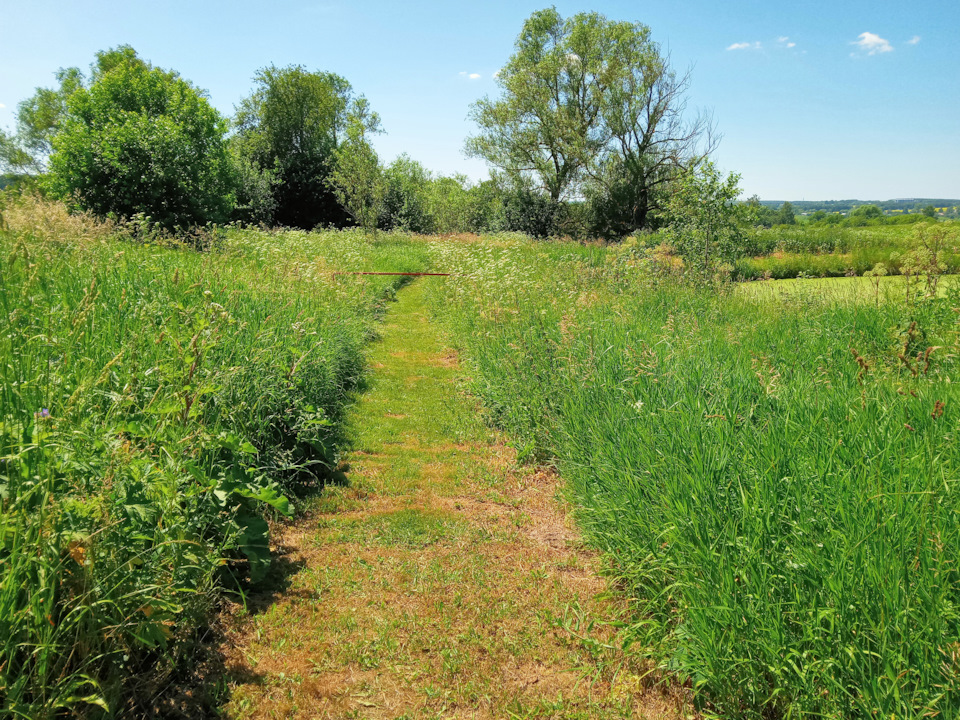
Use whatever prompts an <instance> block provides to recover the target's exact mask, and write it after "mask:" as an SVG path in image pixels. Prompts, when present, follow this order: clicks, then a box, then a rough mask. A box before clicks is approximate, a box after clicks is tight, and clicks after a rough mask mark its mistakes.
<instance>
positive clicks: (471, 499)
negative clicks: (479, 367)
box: [224, 280, 682, 719]
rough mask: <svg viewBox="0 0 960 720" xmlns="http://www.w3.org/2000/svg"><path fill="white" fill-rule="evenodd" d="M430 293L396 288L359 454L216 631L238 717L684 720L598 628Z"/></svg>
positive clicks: (592, 578)
mask: <svg viewBox="0 0 960 720" xmlns="http://www.w3.org/2000/svg"><path fill="white" fill-rule="evenodd" d="M425 282H428V281H422V280H421V281H418V282H416V283H414V284H413V285H412V286H409V287H407V288H406V289H404V290H403V291H401V292H400V294H399V298H398V302H397V303H396V304H395V306H393V307H392V308H391V310H390V312H389V313H388V315H387V318H386V322H385V324H384V326H383V338H382V341H380V342H377V343H375V344H374V345H373V346H372V347H371V353H370V363H371V365H372V368H373V373H372V375H373V379H372V381H371V383H370V387H369V388H368V389H367V391H366V392H365V393H364V394H362V395H361V396H360V397H359V398H358V402H357V405H356V406H355V408H354V410H353V416H352V429H351V435H352V443H353V448H354V450H353V451H352V453H351V454H350V457H349V458H348V463H349V465H348V466H347V467H345V468H344V469H345V471H346V478H345V482H344V484H343V485H341V486H335V487H328V488H327V489H326V490H325V491H324V493H323V494H322V495H321V496H320V497H319V498H317V499H316V500H315V501H314V502H313V503H312V504H311V507H310V509H309V510H308V511H307V512H306V513H305V514H304V515H303V516H302V517H301V518H300V519H298V520H297V521H296V522H294V523H291V524H290V525H288V526H285V527H284V528H281V529H280V532H279V534H278V538H279V540H278V547H277V548H276V549H275V550H276V553H277V555H278V556H279V557H278V561H277V563H275V565H276V567H275V572H276V573H277V587H276V588H275V589H274V590H273V591H272V592H268V593H264V594H262V595H260V596H258V597H253V598H251V599H250V604H249V606H248V610H247V611H246V612H244V613H238V614H237V616H236V617H235V618H234V622H232V623H231V628H230V629H229V630H228V632H227V637H226V642H225V647H224V652H225V654H226V655H227V659H228V667H229V668H230V677H231V685H230V688H231V697H230V701H229V704H228V706H227V708H226V715H227V716H228V717H235V718H441V717H443V718H448V717H462V718H496V719H500V718H548V717H549V718H620V717H680V716H681V715H682V707H681V704H680V703H679V701H678V700H677V699H676V698H675V697H670V696H667V695H665V694H663V693H662V692H660V691H658V690H654V689H650V688H648V687H646V685H645V684H644V681H643V680H642V679H641V675H642V673H641V671H640V669H639V668H637V667H633V666H632V665H631V664H630V663H628V662H626V661H624V659H623V658H622V657H621V656H620V654H619V653H618V651H616V650H614V649H612V648H611V647H609V646H608V645H609V644H608V642H607V641H608V640H610V637H609V636H610V632H609V631H608V630H606V629H605V628H604V627H603V626H601V625H593V623H592V619H593V618H595V617H610V616H611V615H612V614H614V613H615V612H616V607H614V606H613V605H612V604H611V601H610V600H602V599H598V596H600V595H601V594H602V592H603V590H604V587H605V586H604V582H603V581H602V580H601V579H599V578H598V575H597V572H596V571H597V567H596V565H597V560H596V558H595V557H593V556H592V555H591V554H590V553H589V552H588V551H586V550H585V549H584V548H583V547H582V545H581V544H580V542H579V539H578V536H577V535H576V533H575V532H574V530H573V529H572V528H573V526H572V524H571V522H570V519H569V518H568V517H567V515H566V511H565V509H564V507H563V505H562V504H560V503H558V501H557V500H556V499H555V497H556V495H557V479H556V478H555V477H554V476H553V475H552V474H550V473H548V472H544V471H536V470H533V469H529V468H519V467H518V466H517V464H516V462H515V459H514V456H513V455H512V453H511V452H510V451H509V449H508V448H507V447H506V446H505V445H503V444H502V442H501V441H500V439H499V438H498V437H496V436H495V435H493V434H492V433H491V432H490V430H489V429H487V428H486V427H484V425H483V423H482V422H481V420H480V419H479V417H478V413H477V408H476V407H475V405H474V404H473V403H472V401H471V400H470V399H469V398H468V397H467V396H466V395H465V394H464V393H463V392H462V391H461V390H460V389H459V379H458V378H459V373H460V369H459V366H458V363H457V358H456V356H455V355H454V354H452V353H451V352H450V351H448V350H447V349H446V348H445V346H444V344H443V341H442V337H441V334H440V332H439V330H438V328H437V327H436V326H434V325H433V324H431V323H430V321H429V317H428V311H427V309H426V301H425V287H426V285H425Z"/></svg>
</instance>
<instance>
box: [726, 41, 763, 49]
mask: <svg viewBox="0 0 960 720" xmlns="http://www.w3.org/2000/svg"><path fill="white" fill-rule="evenodd" d="M761 47H763V46H762V45H761V44H760V43H759V42H754V43H748V42H741V43H734V44H733V45H728V46H727V50H759V49H760V48H761Z"/></svg>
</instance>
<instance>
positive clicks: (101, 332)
mask: <svg viewBox="0 0 960 720" xmlns="http://www.w3.org/2000/svg"><path fill="white" fill-rule="evenodd" d="M5 219H6V222H7V223H8V225H9V227H8V229H7V230H5V231H3V232H2V233H0V245H2V249H3V257H4V258H5V262H4V264H3V267H2V285H0V302H2V316H0V322H2V324H3V328H2V329H3V332H2V333H0V357H2V358H3V363H2V364H0V368H2V370H0V372H2V373H3V383H2V388H3V390H2V394H0V417H2V425H0V443H2V447H0V458H2V460H0V498H2V505H0V509H2V513H0V541H2V544H0V558H2V560H3V563H2V565H0V639H2V644H0V693H2V694H3V697H4V702H5V703H6V706H7V707H8V708H9V709H10V711H11V714H12V715H13V716H21V717H58V716H60V715H62V714H64V713H72V714H80V715H89V716H96V715H97V714H98V713H100V712H101V711H102V712H103V713H104V714H106V715H109V716H118V715H123V714H124V713H134V714H135V713H140V714H147V715H149V714H150V712H151V707H152V706H151V705H150V703H152V702H154V701H155V698H156V697H158V693H160V692H161V689H162V688H164V687H167V686H168V685H170V684H171V683H173V682H174V680H175V679H176V676H177V673H178V672H179V671H180V669H181V668H182V667H183V666H184V665H185V664H187V665H188V664H189V662H190V658H191V657H192V656H193V653H194V652H195V649H194V647H195V644H196V642H197V638H198V637H199V635H198V633H202V631H203V628H205V627H206V626H207V625H208V624H209V622H210V619H211V617H212V614H213V613H214V612H215V609H216V607H217V603H218V598H220V597H222V596H223V594H224V593H229V594H232V595H234V596H235V597H242V594H238V593H243V592H246V591H249V590H250V589H251V588H256V587H257V586H258V583H259V582H260V581H261V579H262V577H263V576H264V575H265V574H267V570H268V569H269V568H270V567H271V562H272V553H271V551H270V521H273V520H278V519H280V518H282V517H283V516H284V515H289V514H292V513H293V510H294V506H295V505H297V504H298V503H299V502H300V498H304V497H308V496H310V495H312V494H313V493H315V491H316V490H317V489H319V488H321V487H323V485H324V483H325V481H326V479H327V478H329V477H330V474H331V473H332V472H333V471H335V470H336V468H337V464H338V462H339V459H340V453H341V451H342V450H343V449H344V447H345V445H344V442H345V441H344V437H345V436H344V432H343V428H344V418H345V410H346V408H347V406H348V405H349V403H351V402H352V401H351V397H352V395H351V393H354V392H355V391H356V390H357V389H358V387H360V381H361V380H362V378H363V377H364V376H365V373H366V372H368V371H367V369H366V368H365V361H364V352H363V346H364V344H365V343H366V342H368V341H369V340H370V339H371V338H373V337H375V336H376V333H377V330H376V324H377V321H378V318H379V317H380V315H381V313H382V312H383V309H384V307H385V303H386V302H387V301H389V299H390V298H391V297H392V296H393V295H394V294H395V293H396V292H397V291H398V289H400V288H402V286H403V279H402V278H396V277H392V276H386V277H384V276H358V275H350V274H343V273H346V272H351V271H381V272H382V271H392V272H398V271H410V272H413V271H424V270H433V271H441V272H450V273H453V276H452V277H450V278H447V279H442V278H434V279H432V280H431V281H430V284H429V285H428V286H427V287H426V288H421V289H419V290H418V297H419V294H423V293H425V294H426V296H427V299H428V301H429V305H430V307H432V312H433V321H434V322H436V323H438V324H439V325H440V327H441V328H442V329H443V331H444V332H445V333H446V334H447V338H448V342H449V343H450V344H451V345H452V346H453V347H454V348H456V349H457V350H458V351H459V353H460V356H461V359H462V361H463V363H464V372H465V373H466V374H467V375H468V376H469V383H470V387H471V390H472V392H473V393H474V394H475V395H476V397H477V398H478V399H479V400H480V401H481V402H482V406H483V409H484V414H485V417H486V418H487V420H488V421H489V422H490V423H492V424H493V425H495V426H497V427H499V428H501V429H503V430H504V431H505V432H506V434H507V436H508V437H509V438H510V440H511V442H512V443H513V445H514V447H515V448H516V450H517V455H518V457H519V458H520V460H521V461H522V462H526V463H533V464H537V463H542V464H548V465H552V466H554V467H556V468H557V469H558V470H559V472H560V474H561V476H562V478H563V482H564V485H565V487H566V493H567V498H568V500H569V502H570V503H571V504H572V506H573V507H574V508H575V513H576V517H577V520H578V523H579V525H580V527H581V528H582V530H583V531H584V533H585V534H586V536H587V538H588V539H589V541H590V543H591V544H592V545H593V546H595V547H596V548H598V549H599V550H600V551H602V553H603V554H604V556H605V557H606V558H607V566H608V568H609V572H610V580H611V583H612V587H614V588H615V589H616V593H617V595H618V596H619V597H622V598H625V600H626V601H627V602H628V603H629V608H630V610H629V613H628V615H627V617H626V619H625V620H623V621H622V626H620V627H619V630H618V639H617V643H619V644H621V645H623V646H624V647H626V648H628V650H629V653H630V654H631V657H632V658H633V659H634V660H640V659H645V660H647V661H649V662H650V663H652V667H653V668H655V671H656V673H657V676H658V677H661V678H664V679H668V680H670V679H672V680H673V681H675V682H677V681H678V682H680V683H687V684H689V686H690V688H691V689H692V692H693V696H694V699H695V701H696V702H697V704H698V705H699V707H700V709H701V710H703V711H704V712H706V713H707V714H716V715H718V716H722V717H743V718H767V717H811V716H819V717H833V718H841V717H873V716H874V715H876V716H882V717H920V716H930V717H933V716H943V717H949V716H950V715H951V713H952V712H953V710H954V709H955V708H956V707H957V705H958V703H960V665H958V660H957V657H958V652H960V651H958V648H960V612H958V607H960V569H958V565H957V557H958V555H957V550H958V549H960V494H958V489H957V487H956V482H955V478H956V476H957V473H958V470H960V453H958V450H957V448H958V445H957V443H956V432H957V427H958V421H960V415H958V413H960V397H958V391H957V390H956V388H957V387H958V384H957V382H958V380H960V376H958V370H960V362H958V357H960V333H958V322H957V309H956V308H957V307H958V306H960V298H958V294H957V285H956V283H954V282H951V281H950V279H949V278H948V279H944V280H943V282H941V284H940V286H939V288H938V295H937V296H936V297H927V296H926V295H925V294H924V292H923V291H924V289H925V288H926V284H925V281H923V279H922V278H914V279H913V280H912V288H913V290H912V292H910V293H908V292H907V283H906V279H905V278H902V277H893V278H881V279H879V281H878V282H877V284H874V281H873V280H872V279H871V278H851V279H826V280H800V281H782V282H777V281H770V282H756V283H745V284H741V285H733V284H730V283H703V282H690V281H689V279H685V278H683V277H676V276H671V275H661V274H656V273H651V272H647V271H645V270H642V269H639V268H637V267H634V266H632V265H629V264H627V265H625V264H623V263H621V262H619V260H620V259H621V254H620V252H619V251H618V250H617V249H616V248H613V247H605V246H601V245H581V244H576V243H571V242H560V241H556V242H550V243H538V242H534V241H531V240H529V239H527V238H525V237H524V236H522V235H518V234H500V235H490V236H482V237H478V236H464V237H461V238H422V237H414V236H409V235H405V234H393V233H391V234H380V235H378V236H376V237H367V236H364V235H363V234H361V233H359V232H355V231H325V232H312V233H310V232H303V231H282V232H280V231H278V232H274V231H266V230H254V229H249V230H239V229H236V228H233V229H228V230H226V231H219V233H218V234H215V235H211V236H209V237H208V238H206V240H205V241H204V242H205V245H206V247H207V250H206V251H203V252H198V251H196V250H194V249H191V248H187V247H184V246H180V245H177V244H175V243H172V242H170V241H166V240H163V239H162V238H160V237H157V236H154V235H150V236H147V237H138V236H136V235H133V236H131V235H130V234H129V232H127V231H124V232H120V230H118V229H117V228H114V227H113V226H110V225H105V224H102V223H98V222H95V221H93V220H90V219H89V218H86V217H85V216H77V215H74V216H69V215H67V214H66V213H65V212H64V211H63V209H62V207H61V206H58V205H55V204H50V203H43V202H39V201H34V200H24V201H22V202H21V203H20V204H19V205H16V206H14V207H12V208H8V211H7V212H6V216H5ZM124 233H126V234H124ZM338 273H339V274H338ZM400 292H404V291H403V290H402V289H400ZM397 341H398V339H396V338H395V339H394V342H397ZM395 352H402V351H395ZM410 372H412V373H415V372H416V370H415V369H411V370H410ZM391 417H392V416H391ZM398 417H403V415H402V414H401V415H398ZM391 422H392V421H391ZM451 422H453V421H451ZM477 462H478V463H479V462H480V460H479V459H478V460H477ZM378 472H392V471H391V470H390V468H389V467H386V468H385V469H383V470H381V471H378ZM397 477H398V478H400V476H399V475H398V476H397ZM401 479H402V478H401ZM338 481H339V482H343V478H342V477H340V478H339V479H338ZM399 481H400V479H398V480H397V482H399ZM390 482H393V481H392V480H391V481H390ZM427 491H428V492H433V491H432V490H429V489H427ZM498 497H499V496H498ZM308 504H309V503H308ZM213 680H214V683H215V682H216V678H214V679H213Z"/></svg>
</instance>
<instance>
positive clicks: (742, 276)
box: [733, 220, 960, 280]
mask: <svg viewBox="0 0 960 720" xmlns="http://www.w3.org/2000/svg"><path fill="white" fill-rule="evenodd" d="M956 227H957V223H956V222H949V221H948V222H939V223H938V222H937V221H935V220H929V221H926V222H918V223H913V224H899V225H898V224H892V225H883V224H879V225H878V224H874V225H867V226H864V227H841V226H838V225H829V224H819V223H805V222H801V223H798V224H796V225H776V226H774V227H772V228H757V229H754V230H751V231H749V233H748V238H747V243H746V245H747V248H746V249H747V256H746V257H743V258H741V259H739V260H737V261H736V263H734V266H735V267H734V272H733V274H734V277H735V279H738V280H759V279H771V278H772V279H786V278H796V277H800V278H804V277H851V276H862V275H864V274H865V273H867V272H869V271H871V270H873V269H874V268H875V267H876V266H877V264H878V263H879V264H882V265H883V266H884V271H885V272H886V273H887V274H890V275H900V274H903V273H904V267H905V266H906V273H907V274H909V273H910V272H911V270H910V267H909V265H910V253H911V251H912V250H915V248H916V245H917V238H918V233H920V234H925V235H926V236H931V235H932V234H933V233H938V232H945V233H946V237H945V238H944V241H943V243H942V246H939V247H938V248H937V250H938V261H939V262H942V263H943V265H944V268H943V270H944V271H946V272H950V273H957V272H960V243H958V240H957V237H956ZM931 239H932V238H931Z"/></svg>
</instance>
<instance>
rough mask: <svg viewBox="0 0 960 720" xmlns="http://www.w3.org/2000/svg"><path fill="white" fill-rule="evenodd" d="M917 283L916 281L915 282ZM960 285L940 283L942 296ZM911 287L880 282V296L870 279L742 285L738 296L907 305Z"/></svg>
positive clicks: (957, 280) (952, 278)
mask: <svg viewBox="0 0 960 720" xmlns="http://www.w3.org/2000/svg"><path fill="white" fill-rule="evenodd" d="M914 282H916V281H914ZM958 285H960V277H958V276H956V275H947V276H945V277H943V278H942V279H941V280H940V283H939V287H938V294H939V296H940V297H946V295H947V292H948V291H949V289H950V288H956V287H957V286H958ZM906 289H907V283H906V281H905V279H904V278H903V277H901V276H893V277H884V278H880V285H879V293H878V292H877V287H876V285H875V284H874V281H873V280H872V279H871V278H868V277H830V278H805V279H793V280H763V281H756V282H743V283H738V284H737V286H736V292H737V294H739V295H741V296H743V297H750V298H756V299H765V298H768V297H774V298H783V299H788V298H791V299H799V298H811V299H813V298H815V299H821V300H824V301H826V302H850V301H857V302H870V303H873V302H876V300H877V298H878V297H879V299H880V301H881V302H888V301H889V302H903V299H904V294H905V292H906Z"/></svg>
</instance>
